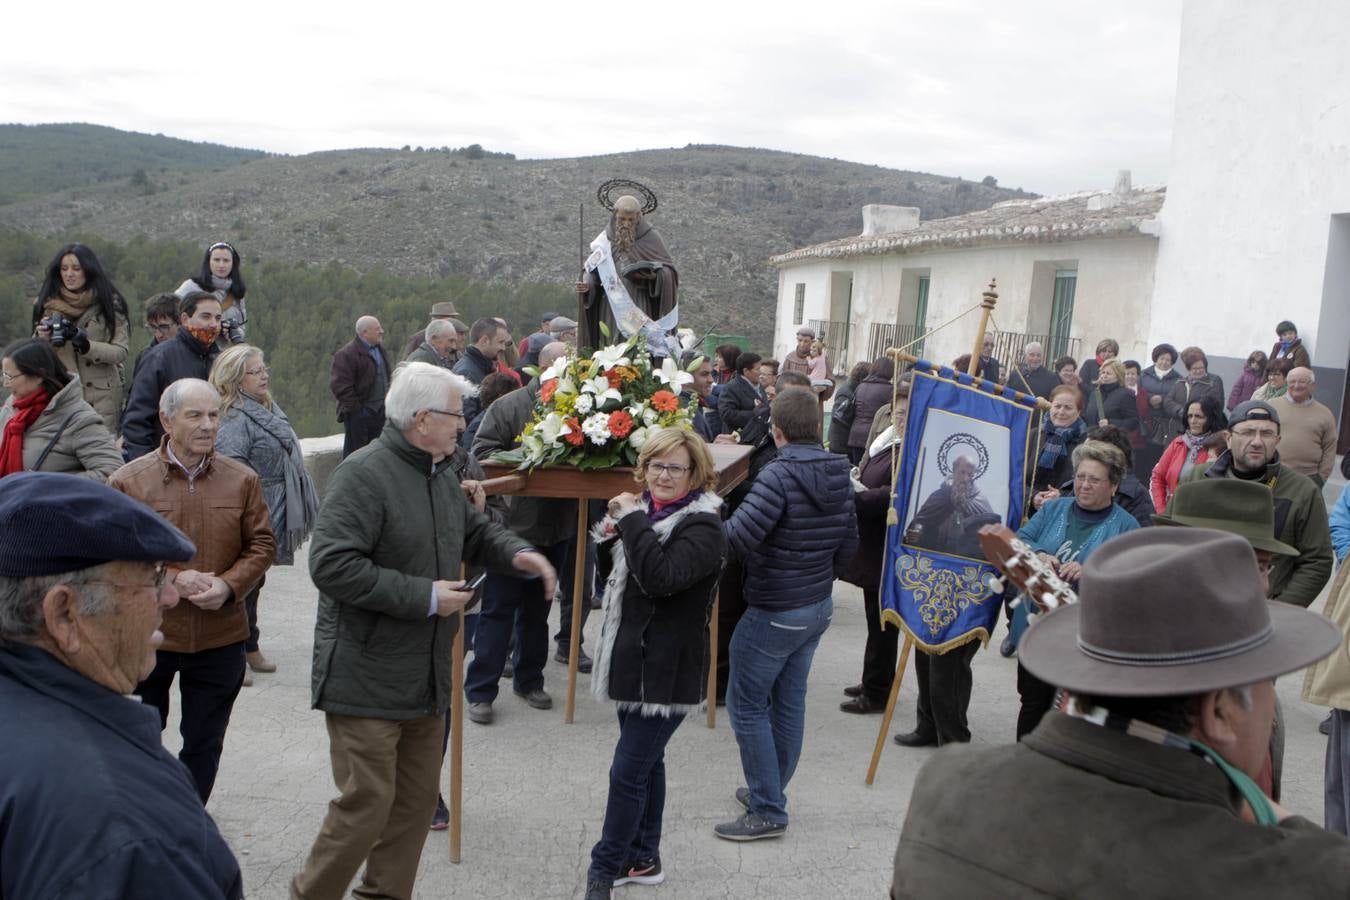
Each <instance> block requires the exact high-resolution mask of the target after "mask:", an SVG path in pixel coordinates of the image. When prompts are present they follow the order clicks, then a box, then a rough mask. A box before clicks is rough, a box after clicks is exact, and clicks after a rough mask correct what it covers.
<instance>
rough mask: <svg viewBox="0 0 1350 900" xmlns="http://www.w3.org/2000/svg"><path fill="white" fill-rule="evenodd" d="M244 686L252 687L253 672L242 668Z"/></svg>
mask: <svg viewBox="0 0 1350 900" xmlns="http://www.w3.org/2000/svg"><path fill="white" fill-rule="evenodd" d="M244 687H253V673H252V672H250V671H249V670H248V669H244Z"/></svg>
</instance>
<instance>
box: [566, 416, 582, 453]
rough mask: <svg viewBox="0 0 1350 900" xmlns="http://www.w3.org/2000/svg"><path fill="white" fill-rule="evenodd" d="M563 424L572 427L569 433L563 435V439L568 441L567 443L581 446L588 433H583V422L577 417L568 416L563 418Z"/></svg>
mask: <svg viewBox="0 0 1350 900" xmlns="http://www.w3.org/2000/svg"><path fill="white" fill-rule="evenodd" d="M563 424H564V425H566V426H567V427H568V428H570V429H572V430H571V431H569V432H567V434H565V435H563V440H564V441H567V443H569V444H571V445H572V446H573V447H580V446H581V442H582V441H584V440H585V439H586V435H584V434H582V433H581V423H580V422H578V421H577V420H576V418H575V417H573V416H568V417H567V418H566V419H563Z"/></svg>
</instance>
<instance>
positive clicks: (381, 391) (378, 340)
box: [328, 316, 391, 459]
mask: <svg viewBox="0 0 1350 900" xmlns="http://www.w3.org/2000/svg"><path fill="white" fill-rule="evenodd" d="M390 371H391V369H390V365H389V357H388V355H386V353H385V350H384V328H383V327H381V326H380V320H379V319H377V318H375V317H374V316H362V317H361V318H359V319H357V320H356V337H354V338H352V342H351V343H350V344H347V345H346V346H345V347H343V348H342V349H341V350H339V351H338V352H337V353H334V354H333V368H332V371H331V373H330V375H329V377H328V387H329V389H330V390H331V391H332V392H333V396H334V397H335V398H336V399H337V418H338V421H339V422H341V423H342V427H343V430H344V431H345V432H346V438H345V439H344V440H343V442H342V456H343V458H344V459H345V458H346V457H348V456H350V455H351V454H353V453H355V452H356V451H357V450H360V449H361V448H362V447H364V446H365V445H366V444H369V443H370V442H371V441H373V440H375V438H376V436H377V435H379V433H380V429H382V428H384V395H385V392H386V391H387V390H389V373H390Z"/></svg>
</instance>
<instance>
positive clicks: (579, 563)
mask: <svg viewBox="0 0 1350 900" xmlns="http://www.w3.org/2000/svg"><path fill="white" fill-rule="evenodd" d="M586 525H587V517H586V500H585V499H584V498H583V499H578V500H577V555H576V575H575V577H573V579H572V634H571V638H572V639H571V640H570V641H569V642H568V647H567V708H566V711H565V712H564V713H563V721H564V722H565V723H567V724H568V725H571V724H572V714H573V713H574V712H575V711H576V706H577V657H578V654H579V653H580V652H581V604H582V603H585V602H586V600H585V599H584V598H583V597H582V595H581V588H582V586H583V585H585V583H586Z"/></svg>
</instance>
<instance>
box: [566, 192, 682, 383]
mask: <svg viewBox="0 0 1350 900" xmlns="http://www.w3.org/2000/svg"><path fill="white" fill-rule="evenodd" d="M679 283H680V275H679V272H677V271H676V269H675V260H673V259H672V258H671V256H670V251H669V250H667V249H666V242H665V241H663V240H662V239H661V233H660V232H658V231H657V230H656V229H655V228H653V227H652V225H651V223H649V222H647V220H646V219H645V218H644V217H643V215H642V205H641V204H640V203H639V202H638V200H637V198H636V197H632V196H628V195H624V196H622V197H620V198H619V199H618V200H616V201H615V202H614V209H613V211H612V212H611V214H610V217H609V224H608V225H607V226H606V227H605V230H604V231H603V232H601V233H600V234H599V235H598V236H597V237H596V238H595V240H593V241H591V255H590V256H589V257H587V259H586V263H585V271H584V272H583V274H582V280H580V281H578V282H577V285H576V289H577V293H578V294H579V295H581V304H580V306H581V316H580V322H579V323H578V326H577V344H578V345H580V346H589V347H591V348H592V349H594V348H597V347H603V346H605V345H606V344H613V343H618V342H620V341H623V340H625V339H627V338H630V337H632V336H633V335H634V334H636V333H638V332H639V331H640V332H642V333H643V334H644V335H645V337H646V339H647V349H648V351H649V352H650V353H651V355H652V356H653V357H665V356H676V357H678V356H679V345H678V343H677V342H676V340H675V338H674V336H673V335H674V333H675V327H676V325H678V324H679V319H680V314H679V308H678V306H677V305H676V299H675V292H676V290H677V288H678V287H679ZM601 322H604V323H606V325H607V326H608V327H609V337H608V338H605V336H604V335H602V334H601V333H600V323H601Z"/></svg>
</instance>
